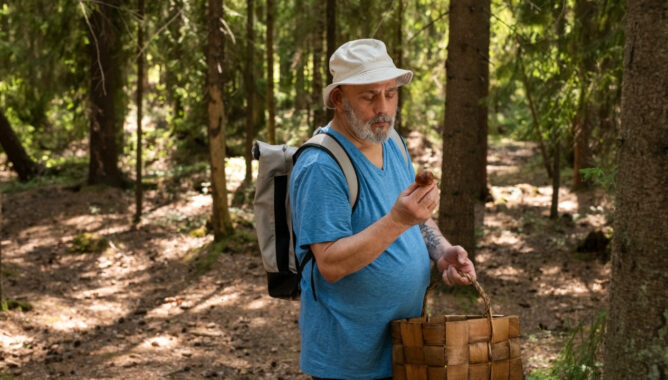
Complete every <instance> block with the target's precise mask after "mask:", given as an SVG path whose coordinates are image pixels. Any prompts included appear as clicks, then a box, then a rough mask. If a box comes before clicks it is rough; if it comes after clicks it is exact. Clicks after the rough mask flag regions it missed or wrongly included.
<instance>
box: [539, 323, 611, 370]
mask: <svg viewBox="0 0 668 380" xmlns="http://www.w3.org/2000/svg"><path fill="white" fill-rule="evenodd" d="M605 322H606V313H605V312H601V313H600V314H599V315H598V316H597V317H596V318H595V319H593V320H592V321H591V322H590V323H589V324H586V323H580V324H579V325H578V326H576V327H575V328H574V329H573V330H571V332H570V333H569V335H568V339H567V340H566V343H565V344H564V347H563V348H562V349H561V351H560V352H559V355H558V356H557V358H556V359H555V360H554V362H553V363H552V367H551V368H547V369H538V370H535V371H533V372H532V373H531V374H530V375H529V376H528V377H527V380H561V379H568V380H597V379H600V378H601V367H602V365H603V364H602V361H601V360H599V359H600V357H599V356H600V350H601V349H602V347H603V339H604V337H605Z"/></svg>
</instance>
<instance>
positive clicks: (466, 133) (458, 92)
mask: <svg viewBox="0 0 668 380" xmlns="http://www.w3.org/2000/svg"><path fill="white" fill-rule="evenodd" d="M489 12H490V3H489V1H461V0H453V1H452V2H451V3H450V12H449V14H450V41H449V43H448V58H447V60H446V64H445V65H446V75H447V83H446V95H445V98H446V104H445V126H444V130H443V163H442V169H443V170H442V173H443V174H442V175H443V178H442V180H441V202H440V207H439V225H440V228H441V231H443V233H444V234H445V237H446V238H447V239H449V240H450V242H451V243H453V244H458V245H461V246H463V247H464V248H465V249H466V250H467V251H468V252H469V255H470V256H471V257H473V255H474V249H475V237H474V229H475V227H474V225H475V222H474V206H475V200H476V198H478V197H480V196H481V194H482V192H483V189H485V187H486V185H484V184H483V183H484V182H486V180H483V178H486V175H485V173H486V160H487V158H486V156H487V109H486V108H487V106H486V105H485V104H482V101H483V99H484V98H485V97H486V96H487V93H488V78H489V61H488V52H489V17H490V13H489ZM483 181H484V182H483Z"/></svg>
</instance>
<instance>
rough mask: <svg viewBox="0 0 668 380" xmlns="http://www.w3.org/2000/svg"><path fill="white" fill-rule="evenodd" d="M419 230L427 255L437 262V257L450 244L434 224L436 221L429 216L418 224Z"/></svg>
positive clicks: (439, 256)
mask: <svg viewBox="0 0 668 380" xmlns="http://www.w3.org/2000/svg"><path fill="white" fill-rule="evenodd" d="M420 232H422V237H423V238H424V242H425V244H426V245H427V252H429V257H431V259H432V260H433V261H434V263H436V262H438V259H440V258H441V256H442V255H443V254H444V253H445V250H446V248H448V247H450V246H451V244H450V243H449V242H448V240H447V239H446V238H445V237H444V236H443V234H442V233H441V230H440V229H439V228H438V226H437V225H436V222H434V220H433V219H431V218H429V219H427V221H426V222H424V223H422V224H420Z"/></svg>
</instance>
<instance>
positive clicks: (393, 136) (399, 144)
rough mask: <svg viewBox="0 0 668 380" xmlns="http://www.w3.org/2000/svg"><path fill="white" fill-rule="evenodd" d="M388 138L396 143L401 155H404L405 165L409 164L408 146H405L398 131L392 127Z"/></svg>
mask: <svg viewBox="0 0 668 380" xmlns="http://www.w3.org/2000/svg"><path fill="white" fill-rule="evenodd" d="M390 138H391V139H392V140H393V141H394V143H395V144H397V148H399V151H400V152H401V155H402V156H404V162H405V163H406V165H410V162H409V160H408V147H407V146H406V143H405V142H404V139H402V138H401V136H399V133H397V130H396V129H394V128H392V131H391V132H390Z"/></svg>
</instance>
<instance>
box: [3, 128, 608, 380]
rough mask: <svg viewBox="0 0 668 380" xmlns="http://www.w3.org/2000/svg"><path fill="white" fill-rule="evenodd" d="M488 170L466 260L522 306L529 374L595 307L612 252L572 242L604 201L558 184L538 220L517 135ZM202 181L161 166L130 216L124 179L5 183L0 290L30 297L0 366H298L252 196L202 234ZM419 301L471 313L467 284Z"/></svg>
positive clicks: (226, 371)
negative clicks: (229, 230) (271, 284)
mask: <svg viewBox="0 0 668 380" xmlns="http://www.w3.org/2000/svg"><path fill="white" fill-rule="evenodd" d="M409 146H410V147H411V151H412V155H413V157H416V158H417V159H418V163H419V165H420V166H428V167H435V166H438V162H440V158H439V153H438V152H437V149H431V148H430V144H429V143H428V142H426V141H425V140H424V138H423V137H422V136H420V135H417V134H412V135H411V136H410V138H409ZM488 173H489V184H490V189H491V193H492V195H493V197H494V201H491V202H488V203H486V204H485V205H484V209H483V207H480V212H479V213H478V219H479V223H480V225H479V229H478V230H479V232H478V233H479V236H480V238H479V243H478V251H477V256H476V260H477V272H478V274H479V279H480V283H481V285H482V286H483V288H485V290H486V291H487V293H488V294H489V295H490V296H491V298H492V302H493V305H494V310H495V313H503V314H516V315H519V316H520V320H521V324H522V327H521V328H522V337H521V349H522V358H523V366H524V371H525V373H526V374H529V373H530V372H531V371H533V370H535V369H539V368H547V367H549V366H550V361H551V360H553V359H554V358H555V357H556V355H557V353H558V351H559V349H560V348H561V347H562V346H563V342H564V339H565V337H566V336H567V334H568V332H569V331H570V330H571V329H572V328H573V327H575V325H577V324H578V323H587V321H589V320H591V319H592V318H594V317H595V316H597V315H598V313H599V312H600V311H602V310H603V309H604V308H605V304H606V302H607V292H608V287H609V279H610V264H609V263H604V262H602V261H601V260H599V259H598V258H597V257H598V256H597V255H595V254H586V253H580V252H577V250H576V248H577V246H578V244H580V243H581V242H582V241H583V240H584V239H585V236H586V235H587V234H588V233H589V232H591V231H594V230H601V231H604V232H605V233H608V230H609V228H610V227H609V224H608V223H609V221H608V219H609V215H610V214H611V212H612V210H611V204H610V201H609V197H607V196H605V194H600V193H598V192H596V191H589V192H585V193H577V194H576V193H573V192H571V191H569V189H568V185H570V183H566V184H565V185H566V186H563V187H562V188H561V190H560V193H559V199H560V206H559V212H560V215H561V216H560V217H559V218H558V219H556V220H550V219H549V218H548V215H549V206H550V200H551V194H552V191H551V187H550V186H549V183H551V182H550V181H548V179H547V177H546V175H545V174H544V173H543V171H542V170H541V166H540V161H539V154H538V150H537V149H536V147H535V146H534V145H533V144H531V143H523V142H513V141H500V142H495V143H492V144H490V150H489V166H488ZM0 177H2V180H3V182H6V181H11V180H15V178H14V177H13V175H12V174H11V173H9V172H7V171H3V172H1V173H0ZM242 177H243V161H238V160H232V161H230V165H228V179H229V185H230V189H236V187H237V186H238V185H239V184H240V182H241V180H242ZM207 181H208V179H207V176H206V173H205V172H204V171H199V172H194V173H190V174H189V173H187V172H184V173H180V174H175V175H171V176H167V177H163V178H162V179H160V180H159V181H158V182H157V186H156V189H153V190H148V191H147V192H146V194H145V213H144V217H143V219H142V221H141V222H140V223H139V224H136V225H133V224H132V222H131V221H132V216H133V213H134V192H133V191H132V190H119V189H113V188H100V187H85V186H84V187H82V186H71V185H68V186H65V185H56V184H51V185H42V186H36V187H31V188H27V189H24V190H17V191H11V192H8V193H6V194H4V196H3V216H4V219H3V220H2V239H1V244H2V255H3V264H4V269H3V275H4V277H5V278H4V281H3V283H4V291H5V294H6V296H7V297H8V298H10V299H18V300H25V301H28V302H29V303H30V304H31V305H32V310H29V311H20V310H18V309H13V310H10V311H8V312H4V313H0V378H5V377H6V378H12V377H15V378H25V379H46V378H73V379H93V378H94V379H143V380H148V379H165V378H172V379H199V378H202V379H204V378H223V379H307V378H308V377H306V376H305V375H304V374H302V373H300V371H299V363H298V358H299V330H298V325H297V317H298V314H299V303H298V302H291V301H283V300H276V299H272V298H270V297H269V296H268V295H267V293H266V288H265V286H266V284H265V275H264V271H263V268H262V263H261V261H260V257H259V255H258V250H257V243H256V242H255V240H254V230H253V214H252V209H251V207H250V206H249V205H245V206H240V207H233V208H232V209H231V212H232V215H233V219H234V225H235V228H236V234H235V236H234V238H233V239H230V241H228V242H227V244H218V245H215V244H213V243H212V238H211V236H210V235H204V234H202V231H203V225H204V223H205V221H206V219H207V215H208V214H209V211H210V196H209V195H207V194H206V193H205V191H204V190H203V189H206V183H207ZM158 189H159V190H158ZM86 239H88V240H90V241H86ZM96 242H101V243H99V244H98V243H96ZM89 243H90V244H89ZM219 252H222V253H220V254H218V253H219ZM599 256H600V255H599ZM429 307H430V310H432V311H433V312H434V313H438V314H478V313H480V312H481V303H480V301H479V299H478V297H476V296H475V295H473V294H472V293H471V292H466V291H458V290H450V291H445V292H442V291H438V292H432V293H430V298H429Z"/></svg>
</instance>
